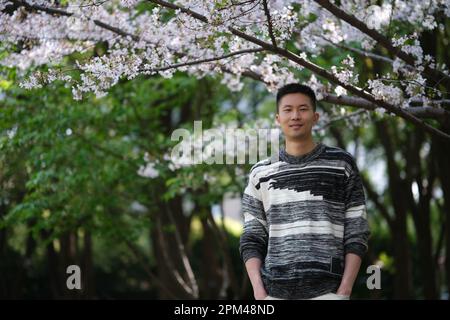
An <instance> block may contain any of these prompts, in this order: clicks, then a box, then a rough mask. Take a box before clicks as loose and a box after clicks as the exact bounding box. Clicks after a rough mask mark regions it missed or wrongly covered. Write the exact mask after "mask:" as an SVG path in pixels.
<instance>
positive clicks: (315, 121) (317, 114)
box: [314, 112, 320, 124]
mask: <svg viewBox="0 0 450 320" xmlns="http://www.w3.org/2000/svg"><path fill="white" fill-rule="evenodd" d="M319 118H320V113H318V112H314V124H317V122H318V121H319Z"/></svg>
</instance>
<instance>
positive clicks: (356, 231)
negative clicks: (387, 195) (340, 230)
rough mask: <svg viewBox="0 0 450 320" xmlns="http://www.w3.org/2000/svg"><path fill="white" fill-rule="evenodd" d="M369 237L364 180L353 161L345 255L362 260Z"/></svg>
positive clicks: (348, 187)
mask: <svg viewBox="0 0 450 320" xmlns="http://www.w3.org/2000/svg"><path fill="white" fill-rule="evenodd" d="M369 235H370V231H369V225H368V222H367V211H366V202H365V194H364V189H363V184H362V179H361V176H360V172H359V170H358V167H357V165H356V162H355V160H354V159H352V161H351V164H350V175H349V177H348V179H347V180H346V185H345V222H344V253H345V254H347V253H354V254H357V255H358V256H360V257H361V258H362V257H363V256H364V254H365V253H366V252H367V242H368V238H369Z"/></svg>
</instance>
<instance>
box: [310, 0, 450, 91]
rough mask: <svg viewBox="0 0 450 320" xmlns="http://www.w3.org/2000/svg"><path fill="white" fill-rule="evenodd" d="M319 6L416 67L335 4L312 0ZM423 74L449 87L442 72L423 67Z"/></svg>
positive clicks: (413, 61) (447, 78)
mask: <svg viewBox="0 0 450 320" xmlns="http://www.w3.org/2000/svg"><path fill="white" fill-rule="evenodd" d="M314 1H315V2H317V3H318V4H319V5H320V6H322V7H323V8H325V9H327V10H328V11H330V12H331V13H332V14H333V15H334V16H336V17H337V18H339V19H341V20H343V21H345V22H347V23H348V24H350V25H351V26H353V27H355V28H356V29H358V30H359V31H361V32H363V33H365V34H367V35H368V36H370V37H371V38H372V39H374V40H375V41H377V42H378V43H379V44H380V45H382V46H383V47H384V48H386V49H387V50H388V51H389V53H390V54H392V55H394V56H397V57H399V58H400V59H402V60H403V61H405V62H406V63H407V64H409V65H411V66H413V67H416V65H415V61H416V59H415V58H414V56H412V55H411V54H409V53H406V52H404V51H403V50H402V49H401V48H399V47H395V46H394V45H393V44H392V42H391V40H390V39H388V38H386V37H385V36H383V35H382V34H381V33H379V32H378V31H376V30H374V29H370V28H369V27H368V26H367V25H366V24H365V23H364V22H362V21H361V20H359V19H358V18H356V17H355V16H353V15H350V14H348V13H347V12H345V11H344V10H342V9H341V8H339V7H338V6H336V5H335V4H333V3H331V2H330V1H329V0H314ZM423 74H424V75H425V76H426V77H427V78H428V79H432V80H433V81H435V82H436V83H440V82H444V83H445V84H446V85H450V76H448V75H446V74H445V73H443V72H442V71H439V70H436V69H432V68H430V67H429V66H424V70H423Z"/></svg>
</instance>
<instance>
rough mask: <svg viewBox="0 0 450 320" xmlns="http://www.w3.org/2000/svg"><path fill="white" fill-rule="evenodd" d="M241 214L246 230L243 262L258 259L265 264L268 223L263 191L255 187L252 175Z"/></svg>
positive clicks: (242, 239)
mask: <svg viewBox="0 0 450 320" xmlns="http://www.w3.org/2000/svg"><path fill="white" fill-rule="evenodd" d="M241 204H242V210H241V213H242V215H243V218H244V230H243V233H242V235H241V237H240V242H239V253H240V256H241V258H242V260H243V261H244V264H245V262H247V260H248V259H250V258H253V257H257V258H259V259H261V261H263V262H264V259H265V256H266V253H267V239H268V231H267V221H266V214H265V211H264V207H263V203H262V198H261V190H260V189H257V188H256V187H255V184H254V182H253V181H252V173H251V172H250V174H249V176H248V185H247V187H246V188H245V190H244V194H243V196H242V202H241Z"/></svg>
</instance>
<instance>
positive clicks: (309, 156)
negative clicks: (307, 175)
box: [280, 142, 325, 164]
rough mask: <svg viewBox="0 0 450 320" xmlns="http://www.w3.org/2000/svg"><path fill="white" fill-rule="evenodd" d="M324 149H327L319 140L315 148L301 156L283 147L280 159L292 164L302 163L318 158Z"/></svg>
mask: <svg viewBox="0 0 450 320" xmlns="http://www.w3.org/2000/svg"><path fill="white" fill-rule="evenodd" d="M323 150H325V145H324V144H323V143H322V142H318V143H317V145H316V146H315V147H314V149H312V150H311V151H310V152H308V153H305V154H303V155H301V156H293V155H291V154H289V153H287V152H286V149H285V148H281V149H280V160H281V161H284V162H287V163H292V164H301V163H305V162H308V161H311V160H313V159H315V158H317V157H318V156H319V155H320V154H321V153H322V151H323Z"/></svg>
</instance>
